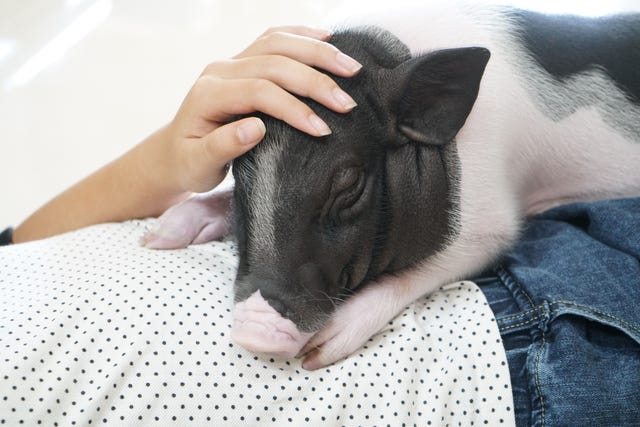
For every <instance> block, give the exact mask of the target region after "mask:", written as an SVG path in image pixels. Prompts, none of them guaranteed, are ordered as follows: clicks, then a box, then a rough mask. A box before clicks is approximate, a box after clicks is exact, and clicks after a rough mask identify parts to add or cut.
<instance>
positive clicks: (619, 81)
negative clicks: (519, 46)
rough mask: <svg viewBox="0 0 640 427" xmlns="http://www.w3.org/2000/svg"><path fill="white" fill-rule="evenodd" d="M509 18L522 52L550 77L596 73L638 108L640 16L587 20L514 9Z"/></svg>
mask: <svg viewBox="0 0 640 427" xmlns="http://www.w3.org/2000/svg"><path fill="white" fill-rule="evenodd" d="M511 17H512V18H513V19H515V20H516V22H517V24H518V25H519V26H520V27H521V35H522V42H523V44H524V46H525V48H526V49H527V50H529V51H530V52H531V54H532V56H533V57H534V58H535V59H536V61H538V63H539V64H540V65H541V66H542V67H543V68H544V69H545V70H546V71H547V72H548V73H549V74H551V75H552V76H553V77H555V78H556V79H558V80H563V79H565V78H567V77H570V76H571V75H573V74H576V73H580V72H582V71H588V70H591V69H601V70H603V71H605V72H606V73H607V74H608V75H609V76H610V77H611V79H612V80H613V81H614V82H615V83H616V85H617V86H618V87H619V88H620V89H621V90H622V91H624V93H625V94H626V96H627V98H628V99H629V100H630V101H631V102H633V103H635V104H639V105H640V14H622V15H612V16H605V17H598V18H588V17H581V16H574V15H544V14H541V13H537V12H530V11H523V10H514V11H512V12H511Z"/></svg>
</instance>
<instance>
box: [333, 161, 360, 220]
mask: <svg viewBox="0 0 640 427" xmlns="http://www.w3.org/2000/svg"><path fill="white" fill-rule="evenodd" d="M366 183H367V179H366V176H365V173H364V171H363V169H362V168H360V167H350V168H347V169H344V170H341V171H339V172H338V173H336V175H335V177H334V181H333V185H332V187H331V199H332V201H331V207H330V209H329V216H330V217H331V218H333V219H335V220H348V219H350V218H351V216H352V214H353V213H354V212H352V211H356V210H357V209H352V208H354V207H356V204H357V202H358V201H359V200H360V199H361V198H362V195H363V193H364V192H365V188H366Z"/></svg>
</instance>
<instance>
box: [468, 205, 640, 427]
mask: <svg viewBox="0 0 640 427" xmlns="http://www.w3.org/2000/svg"><path fill="white" fill-rule="evenodd" d="M476 282H477V283H478V284H479V285H480V288H481V289H482V290H483V292H484V293H485V295H486V296H487V299H488V301H489V303H490V305H491V308H492V309H493V311H494V313H495V315H496V319H497V323H498V326H499V327H500V331H501V334H502V338H503V341H504V346H505V349H506V353H507V358H508V361H509V368H510V371H511V379H512V387H513V393H514V401H515V413H516V418H517V424H518V425H607V426H609V425H616V426H623V425H629V426H637V425H640V412H638V408H640V311H639V310H638V305H639V304H640V199H626V200H610V201H602V202H594V203H585V204H575V205H570V206H564V207H560V208H557V209H554V210H552V211H549V212H547V213H545V214H543V215H540V216H538V217H536V218H534V219H533V220H532V221H530V222H529V224H528V226H527V228H526V230H525V232H524V234H523V236H522V238H521V239H520V242H519V243H518V244H517V245H516V247H514V248H513V249H512V250H511V251H509V253H508V254H507V255H506V256H505V257H504V259H503V260H502V262H501V266H500V267H499V268H497V269H496V270H495V271H494V272H493V274H490V275H487V277H485V278H483V279H478V280H477V281H476Z"/></svg>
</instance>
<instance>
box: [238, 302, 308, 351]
mask: <svg viewBox="0 0 640 427" xmlns="http://www.w3.org/2000/svg"><path fill="white" fill-rule="evenodd" d="M233 317H234V322H233V327H232V329H231V339H232V340H233V341H235V342H236V343H237V344H239V345H240V346H242V347H244V348H245V349H247V350H250V351H253V352H256V353H266V354H272V355H274V356H278V357H283V358H291V357H295V356H296V355H297V354H298V353H299V352H300V350H301V349H302V347H304V345H305V344H306V343H307V341H309V339H310V338H311V336H312V335H313V332H301V331H299V330H298V328H297V327H296V325H295V324H294V323H293V322H292V321H291V320H289V319H286V318H284V317H282V315H281V314H280V313H278V311H276V309H274V308H273V307H272V306H271V305H269V303H268V302H267V301H266V300H265V299H264V298H263V297H262V295H261V294H260V291H259V290H258V291H255V292H254V293H253V294H252V295H251V296H250V297H249V298H247V299H246V300H244V301H241V302H239V303H237V304H236V306H235V308H234V311H233Z"/></svg>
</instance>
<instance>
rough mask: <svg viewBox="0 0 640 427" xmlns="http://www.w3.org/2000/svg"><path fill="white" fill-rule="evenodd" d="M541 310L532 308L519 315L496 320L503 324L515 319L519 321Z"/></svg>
mask: <svg viewBox="0 0 640 427" xmlns="http://www.w3.org/2000/svg"><path fill="white" fill-rule="evenodd" d="M539 309H540V307H536V308H532V309H531V310H527V311H523V312H522V313H518V314H512V315H510V316H505V317H501V318H500V319H496V320H498V321H500V322H503V321H505V320H513V319H518V318H521V317H526V316H528V315H529V314H531V313H534V312H536V311H538V310H539Z"/></svg>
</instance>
